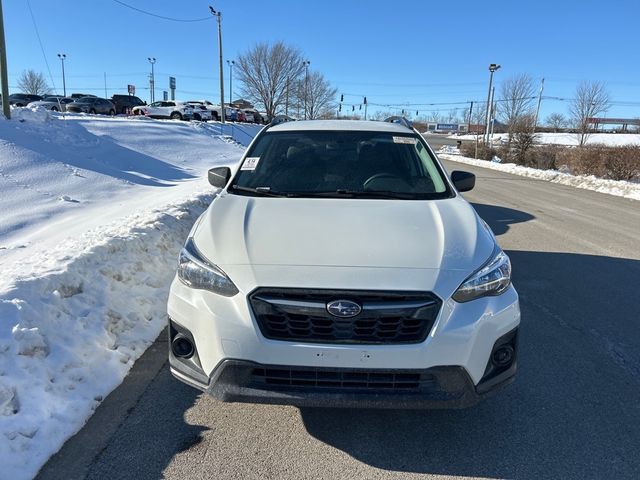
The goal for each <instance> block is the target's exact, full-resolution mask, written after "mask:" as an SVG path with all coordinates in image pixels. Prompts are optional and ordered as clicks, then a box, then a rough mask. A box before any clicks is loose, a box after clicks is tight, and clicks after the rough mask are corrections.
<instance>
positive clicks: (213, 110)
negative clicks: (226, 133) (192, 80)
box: [202, 100, 222, 121]
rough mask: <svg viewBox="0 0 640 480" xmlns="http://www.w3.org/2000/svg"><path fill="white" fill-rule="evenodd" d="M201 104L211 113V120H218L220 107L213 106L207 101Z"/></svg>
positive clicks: (220, 116)
mask: <svg viewBox="0 0 640 480" xmlns="http://www.w3.org/2000/svg"><path fill="white" fill-rule="evenodd" d="M202 104H203V105H204V106H205V107H206V108H207V110H209V111H210V112H211V116H212V118H213V120H216V121H218V120H220V119H221V118H222V115H221V114H220V105H214V104H213V103H211V102H210V101H209V100H202Z"/></svg>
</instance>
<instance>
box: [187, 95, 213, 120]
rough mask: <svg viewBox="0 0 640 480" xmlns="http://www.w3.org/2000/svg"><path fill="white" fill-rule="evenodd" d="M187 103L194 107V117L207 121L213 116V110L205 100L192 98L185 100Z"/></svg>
mask: <svg viewBox="0 0 640 480" xmlns="http://www.w3.org/2000/svg"><path fill="white" fill-rule="evenodd" d="M185 103H186V104H187V105H191V106H192V107H193V119H194V120H198V121H201V122H206V121H208V120H211V119H212V118H213V112H212V111H211V110H209V109H208V108H207V107H206V105H205V104H204V102H201V101H199V100H190V101H188V102H185Z"/></svg>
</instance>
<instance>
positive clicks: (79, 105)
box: [67, 97, 116, 115]
mask: <svg viewBox="0 0 640 480" xmlns="http://www.w3.org/2000/svg"><path fill="white" fill-rule="evenodd" d="M67 112H76V113H104V114H105V115H115V114H116V107H115V105H114V104H113V103H112V102H111V100H107V99H106V98H99V97H83V98H79V99H77V100H76V101H74V102H71V103H68V104H67Z"/></svg>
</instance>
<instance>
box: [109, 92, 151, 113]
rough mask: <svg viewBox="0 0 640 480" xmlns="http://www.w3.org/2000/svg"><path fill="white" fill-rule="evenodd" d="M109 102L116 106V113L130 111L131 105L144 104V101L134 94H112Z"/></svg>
mask: <svg viewBox="0 0 640 480" xmlns="http://www.w3.org/2000/svg"><path fill="white" fill-rule="evenodd" d="M111 102H112V103H113V104H114V105H115V107H116V113H130V112H131V110H132V109H133V107H139V106H140V105H146V102H143V101H142V100H140V98H138V97H136V96H135V95H113V96H112V97H111Z"/></svg>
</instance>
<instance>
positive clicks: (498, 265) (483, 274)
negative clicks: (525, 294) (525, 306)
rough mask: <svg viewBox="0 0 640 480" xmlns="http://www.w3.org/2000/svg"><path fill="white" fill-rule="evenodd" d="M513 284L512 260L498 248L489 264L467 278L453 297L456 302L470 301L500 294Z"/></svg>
mask: <svg viewBox="0 0 640 480" xmlns="http://www.w3.org/2000/svg"><path fill="white" fill-rule="evenodd" d="M509 285H511V261H510V260H509V257H508V256H507V255H506V254H505V253H504V252H503V251H502V250H498V252H497V253H495V252H494V255H493V257H492V259H491V261H489V262H488V263H487V264H485V265H484V266H483V267H482V268H480V270H478V271H477V272H475V273H474V274H473V275H471V276H470V277H469V278H467V279H466V280H465V281H464V282H463V283H462V285H460V287H458V290H456V293H454V294H453V297H452V298H453V299H454V300H455V301H456V302H461V303H462V302H468V301H470V300H474V299H476V298H480V297H486V296H489V295H500V294H501V293H504V292H505V291H506V290H507V288H509Z"/></svg>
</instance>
